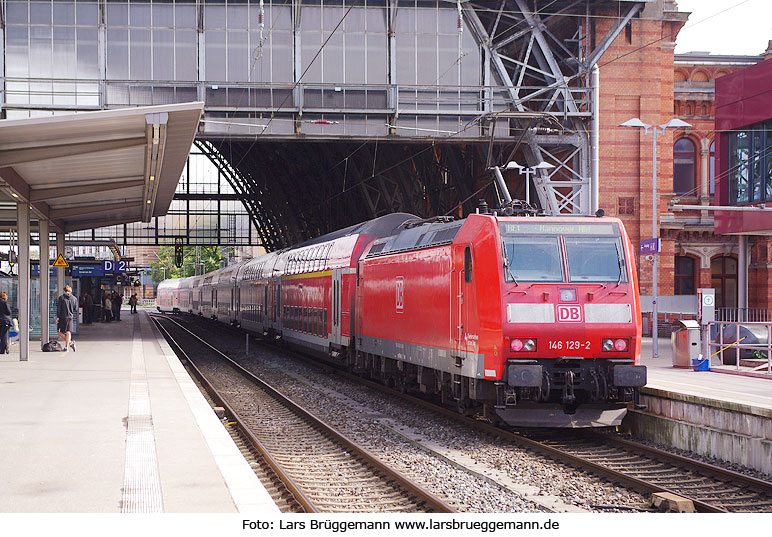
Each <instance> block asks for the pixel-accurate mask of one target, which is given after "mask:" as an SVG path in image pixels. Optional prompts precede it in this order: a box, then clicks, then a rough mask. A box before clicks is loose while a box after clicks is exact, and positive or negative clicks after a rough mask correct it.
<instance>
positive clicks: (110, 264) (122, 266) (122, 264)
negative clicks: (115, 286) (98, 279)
mask: <svg viewBox="0 0 772 537" xmlns="http://www.w3.org/2000/svg"><path fill="white" fill-rule="evenodd" d="M128 269H129V263H128V261H112V260H110V261H102V272H103V273H105V274H123V273H124V272H126V271H127V270H128Z"/></svg>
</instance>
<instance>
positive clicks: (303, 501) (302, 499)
mask: <svg viewBox="0 0 772 537" xmlns="http://www.w3.org/2000/svg"><path fill="white" fill-rule="evenodd" d="M150 318H151V319H153V321H154V322H155V324H156V326H157V327H158V329H159V331H160V332H161V333H162V334H163V335H164V338H165V339H166V340H167V341H168V342H169V344H170V345H172V346H173V347H174V348H175V349H176V351H179V352H180V353H181V354H182V356H184V358H185V359H186V360H187V361H188V365H189V366H190V369H191V370H192V371H193V374H194V375H195V376H196V378H197V379H198V381H199V382H200V383H201V384H203V385H204V388H205V389H206V390H207V391H208V392H209V394H210V395H211V397H212V399H214V401H215V402H216V403H217V404H218V405H219V406H221V407H223V408H224V409H225V412H226V414H227V415H228V416H230V418H231V419H232V420H233V421H235V422H236V425H237V426H238V427H239V429H240V430H241V432H242V433H244V435H245V436H246V437H247V439H248V440H249V442H250V443H251V444H252V446H253V447H254V448H255V449H256V450H257V451H258V453H260V455H261V456H262V457H263V458H264V459H265V462H266V464H268V466H270V468H271V470H273V472H274V473H275V474H276V475H277V477H278V478H279V479H280V480H281V482H282V483H283V484H284V486H285V487H287V490H288V491H289V492H290V494H292V496H293V498H295V501H297V502H298V503H299V504H300V505H301V506H302V507H303V509H304V510H305V512H306V513H319V512H320V511H319V509H317V508H316V506H315V505H314V503H313V502H312V501H311V500H310V499H309V498H308V497H307V496H306V495H305V494H304V493H303V491H302V490H301V489H300V487H299V486H298V484H297V483H295V481H294V480H293V479H292V477H290V475H289V474H288V473H287V472H286V471H285V470H284V468H283V467H282V466H281V464H280V463H279V462H278V461H277V460H276V459H274V458H273V456H272V455H271V454H270V453H269V452H268V449H267V448H266V447H265V446H264V445H263V443H262V442H261V441H260V440H259V439H258V438H257V437H256V436H255V435H254V434H253V433H252V431H250V430H249V427H248V426H247V425H246V423H245V421H244V419H243V418H242V417H241V416H240V415H239V413H238V412H236V411H235V410H234V409H233V407H231V406H230V405H229V404H228V402H227V401H226V400H225V398H224V397H223V396H222V394H220V392H219V391H217V389H216V388H215V387H214V386H212V384H211V383H210V382H209V381H208V380H207V378H206V377H205V376H204V374H203V373H202V372H201V370H200V369H199V368H198V367H197V366H196V364H195V363H194V362H193V360H191V359H190V356H188V354H187V353H186V352H185V351H184V349H183V348H182V347H181V346H180V344H179V343H177V340H175V339H174V337H173V336H172V335H171V334H170V333H169V331H168V330H167V329H166V327H164V326H163V325H162V324H161V320H160V319H166V320H169V321H171V322H173V323H175V324H177V325H178V326H179V324H178V323H176V321H173V320H172V319H168V318H167V317H161V318H159V317H158V316H157V315H152V314H151V315H150Z"/></svg>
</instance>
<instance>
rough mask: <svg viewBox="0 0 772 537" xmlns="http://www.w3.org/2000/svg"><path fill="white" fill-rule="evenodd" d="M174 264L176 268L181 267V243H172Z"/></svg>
mask: <svg viewBox="0 0 772 537" xmlns="http://www.w3.org/2000/svg"><path fill="white" fill-rule="evenodd" d="M174 266H175V267H177V268H180V267H182V245H181V244H175V245H174Z"/></svg>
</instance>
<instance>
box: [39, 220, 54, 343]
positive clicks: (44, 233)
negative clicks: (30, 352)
mask: <svg viewBox="0 0 772 537" xmlns="http://www.w3.org/2000/svg"><path fill="white" fill-rule="evenodd" d="M38 223H39V227H38V229H39V230H40V347H41V349H42V347H43V345H44V344H45V343H47V342H48V316H49V307H48V305H49V295H50V294H51V290H50V283H51V280H50V276H49V271H50V270H51V269H50V264H51V259H50V257H51V241H50V240H49V236H48V220H46V219H45V218H41V219H40V220H39V222H38Z"/></svg>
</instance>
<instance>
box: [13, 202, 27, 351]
mask: <svg viewBox="0 0 772 537" xmlns="http://www.w3.org/2000/svg"><path fill="white" fill-rule="evenodd" d="M29 213H30V210H29V203H23V202H19V203H17V204H16V221H17V223H18V226H19V227H18V229H19V258H18V260H19V265H18V266H19V290H18V293H17V296H18V300H19V302H18V304H17V307H18V309H19V361H20V362H26V361H27V360H29V313H30V311H29V273H30V263H29V246H30V237H29V228H30V225H29Z"/></svg>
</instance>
